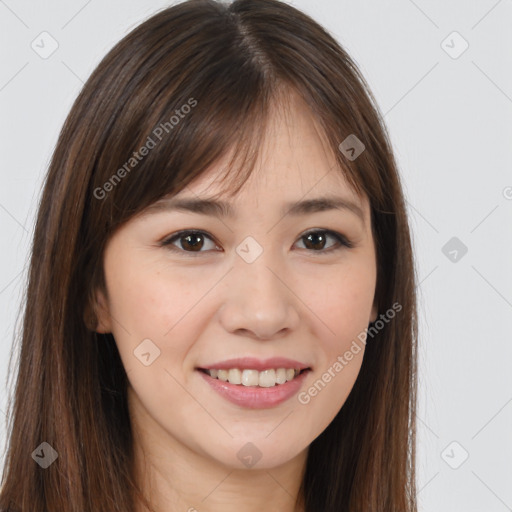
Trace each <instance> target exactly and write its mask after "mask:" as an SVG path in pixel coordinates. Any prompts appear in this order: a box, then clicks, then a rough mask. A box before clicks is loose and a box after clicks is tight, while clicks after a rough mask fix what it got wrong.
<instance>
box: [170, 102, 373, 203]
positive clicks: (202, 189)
mask: <svg viewBox="0 0 512 512" xmlns="http://www.w3.org/2000/svg"><path fill="white" fill-rule="evenodd" d="M274 105H275V107H274V108H273V109H271V114H270V117H269V119H268V123H267V125H266V126H265V128H264V130H265V134H264V139H263V144H262V145H261V147H259V148H258V156H257V159H256V162H255V166H254V169H253V172H252V173H251V175H250V176H249V178H248V179H247V181H246V182H245V183H244V186H243V188H242V190H241V191H240V192H239V194H238V196H239V198H240V199H241V198H243V199H241V200H243V201H245V200H247V198H255V199H256V198H263V199H265V198H267V201H269V202H270V201H272V200H273V199H275V198H276V197H277V196H279V197H280V198H281V199H288V200H297V199H298V198H299V197H303V196H307V195H309V194H312V195H319V194H322V195H323V194H326V193H334V192H336V193H338V194H343V195H344V196H345V197H347V198H351V199H352V200H353V201H354V202H356V203H360V204H361V206H362V205H363V204H364V202H365V199H364V198H362V197H360V196H359V195H358V194H357V193H356V192H355V191H354V190H353V189H352V187H351V186H350V185H349V183H348V181H347V180H346V178H345V176H344V171H343V169H342V168H341V167H340V164H339V161H338V160H337V158H336V157H335V155H334V153H333V150H332V148H331V147H330V146H329V143H328V142H327V139H326V138H325V135H324V134H323V131H322V129H321V128H320V126H319V123H318V120H317V119H316V118H315V116H314V115H313V114H312V112H311V110H310V108H309V107H308V106H307V104H306V103H305V102H304V100H303V99H302V98H300V97H299V96H298V95H297V94H296V93H291V94H290V97H288V98H287V99H285V100H275V102H274ZM232 155H233V153H232V152H230V153H228V154H226V155H225V156H224V157H223V158H222V159H220V160H219V161H217V162H216V163H215V164H214V165H212V166H211V167H210V168H208V169H207V170H206V171H205V172H204V173H203V174H202V175H201V176H199V178H197V179H196V180H194V181H193V182H192V183H190V184H189V185H188V186H187V188H186V190H185V191H183V192H182V193H180V194H178V195H185V194H187V192H188V194H190V193H193V194H196V195H198V196H205V195H206V196H208V195H209V194H215V195H217V194H219V195H222V193H223V190H224V189H225V188H226V187H225V184H224V183H223V181H222V179H223V178H224V176H226V174H229V169H228V162H229V160H230V158H231V157H232ZM228 180H229V176H228ZM236 200H237V196H235V197H233V201H234V202H236Z"/></svg>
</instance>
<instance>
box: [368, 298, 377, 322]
mask: <svg viewBox="0 0 512 512" xmlns="http://www.w3.org/2000/svg"><path fill="white" fill-rule="evenodd" d="M378 314H379V308H378V305H377V301H374V302H373V307H372V313H371V316H370V322H372V323H373V322H375V320H377V316H378Z"/></svg>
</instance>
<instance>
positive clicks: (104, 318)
mask: <svg viewBox="0 0 512 512" xmlns="http://www.w3.org/2000/svg"><path fill="white" fill-rule="evenodd" d="M92 316H93V318H94V321H93V323H94V326H93V327H92V330H94V331H96V332H98V333H100V334H106V333H110V332H112V322H111V318H110V312H109V308H108V303H107V300H106V298H105V295H104V294H103V292H101V291H100V290H97V291H96V301H95V304H94V313H93V315H92ZM90 325H91V326H92V325H93V324H92V323H91V324H90Z"/></svg>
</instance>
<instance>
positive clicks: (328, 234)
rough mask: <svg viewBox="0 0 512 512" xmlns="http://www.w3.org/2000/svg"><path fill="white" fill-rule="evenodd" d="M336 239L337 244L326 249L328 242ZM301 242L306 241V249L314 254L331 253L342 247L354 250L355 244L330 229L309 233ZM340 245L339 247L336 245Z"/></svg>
mask: <svg viewBox="0 0 512 512" xmlns="http://www.w3.org/2000/svg"><path fill="white" fill-rule="evenodd" d="M329 238H331V239H334V241H335V243H334V244H331V245H330V246H328V247H327V249H326V243H327V240H328V239H329ZM299 240H304V241H305V242H304V245H305V248H306V249H311V250H312V251H313V252H324V253H325V252H331V251H336V250H338V249H341V248H342V247H348V248H352V247H353V244H352V243H351V242H350V241H349V240H348V239H347V238H346V237H345V236H343V235H342V234H341V233H337V232H336V231H330V230H328V229H320V230H315V231H309V232H308V233H305V234H304V235H302V236H301V237H300V239H299ZM336 244H338V245H336Z"/></svg>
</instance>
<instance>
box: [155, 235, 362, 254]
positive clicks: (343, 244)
mask: <svg viewBox="0 0 512 512" xmlns="http://www.w3.org/2000/svg"><path fill="white" fill-rule="evenodd" d="M318 233H322V234H326V235H328V236H331V237H333V238H334V239H335V240H336V241H337V242H338V244H339V245H338V246H337V247H329V248H328V249H325V250H324V249H321V250H317V251H315V250H314V249H307V248H305V249H304V250H306V251H308V252H312V253H319V254H325V253H331V252H335V251H339V250H340V249H343V248H347V249H351V248H353V247H354V244H353V243H352V242H351V241H350V240H349V239H348V238H347V237H346V236H344V235H342V234H341V233H338V232H336V231H332V230H330V229H316V230H311V231H308V232H306V233H304V234H303V235H302V236H300V237H299V240H301V239H302V238H305V237H307V236H308V235H311V234H318ZM186 235H202V236H205V237H206V238H209V239H210V240H211V241H212V242H214V243H216V242H215V240H214V239H213V237H211V236H210V235H209V234H208V233H206V232H205V231H200V230H194V229H191V230H183V231H178V232H177V233H174V234H173V235H171V236H170V237H169V238H166V239H165V240H162V241H161V242H160V245H161V246H162V247H166V248H167V249H169V250H170V251H172V252H177V253H186V254H187V255H191V256H194V257H195V256H199V255H200V254H202V253H205V252H209V251H186V250H185V249H180V248H178V247H175V246H173V245H172V243H173V242H174V241H176V240H179V239H180V238H183V237H184V236H186ZM217 245H218V244H217Z"/></svg>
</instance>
